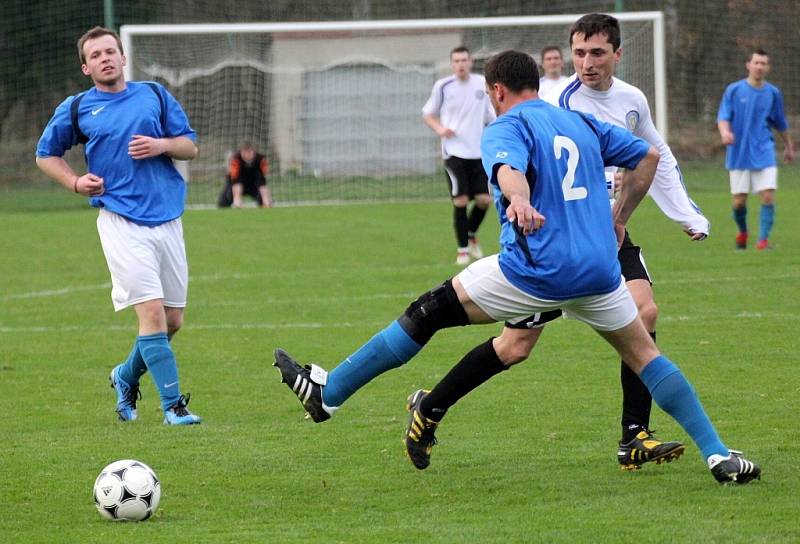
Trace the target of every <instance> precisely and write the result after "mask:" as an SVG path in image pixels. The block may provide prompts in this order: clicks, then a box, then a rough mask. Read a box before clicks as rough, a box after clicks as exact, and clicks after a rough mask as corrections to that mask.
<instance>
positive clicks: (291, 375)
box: [274, 280, 477, 422]
mask: <svg viewBox="0 0 800 544" xmlns="http://www.w3.org/2000/svg"><path fill="white" fill-rule="evenodd" d="M462 294H463V296H464V297H466V298H465V301H466V300H469V298H468V297H467V296H466V293H463V291H462ZM460 299H461V296H460V295H459V294H458V293H457V292H456V289H455V286H454V282H453V281H451V280H447V281H445V282H444V283H442V284H441V285H439V286H438V287H436V288H434V289H431V290H430V291H428V292H427V293H424V294H423V295H421V296H420V297H419V298H417V300H415V301H414V302H412V303H411V304H410V305H409V306H408V308H406V310H405V312H404V313H403V315H401V316H400V317H399V318H398V319H396V320H395V321H393V322H392V323H390V324H389V325H388V326H387V327H386V328H385V329H383V330H382V331H380V332H378V333H377V334H375V335H374V336H373V337H372V338H370V339H369V340H368V341H367V343H365V344H364V345H363V346H361V347H360V348H359V349H358V350H356V351H355V352H354V353H352V354H351V355H350V356H349V357H347V358H345V360H344V361H342V362H341V363H339V365H338V366H336V368H334V369H333V370H332V371H331V372H330V373H327V372H325V371H324V370H322V369H321V368H319V367H316V369H317V370H315V369H314V367H312V366H308V365H306V366H301V365H300V364H298V363H297V362H296V361H294V360H293V359H291V357H289V356H288V354H286V352H284V351H283V350H279V352H280V353H278V352H276V356H275V363H274V366H276V367H278V371H279V372H280V374H281V381H282V382H283V383H286V384H287V385H288V386H289V388H290V389H291V390H292V392H294V394H295V395H297V397H298V398H299V399H300V402H301V404H303V407H304V408H305V409H306V411H307V412H308V413H309V414H310V415H311V417H312V419H314V421H317V422H319V421H325V420H326V419H328V417H330V415H331V414H332V413H333V411H334V410H335V409H336V408H338V407H339V406H341V405H342V404H343V403H344V402H345V401H346V400H347V399H348V398H350V396H352V395H353V394H354V393H355V392H356V391H358V390H359V389H360V388H361V387H363V386H364V385H366V384H367V383H369V382H370V381H372V380H373V379H374V378H376V377H377V376H379V375H380V374H383V373H384V372H386V371H388V370H391V369H393V368H397V367H399V366H401V365H402V364H404V363H406V362H408V361H409V360H410V359H411V358H412V357H414V355H416V354H417V353H418V352H419V351H420V350H421V349H422V347H423V346H425V344H427V343H428V341H429V340H430V339H431V337H432V336H433V335H434V334H435V333H436V332H437V331H439V330H441V329H446V328H450V327H457V326H464V325H469V323H470V319H469V316H468V314H467V312H466V311H465V308H464V306H462V302H461V300H460ZM476 308H477V307H476ZM317 397H319V402H318V403H317V402H316V401H315V400H314V399H316V398H317ZM315 404H319V407H320V409H319V410H317V409H316V407H315ZM309 408H311V409H309ZM326 416H327V417H326Z"/></svg>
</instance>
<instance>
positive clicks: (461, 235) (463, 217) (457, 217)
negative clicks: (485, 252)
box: [453, 206, 469, 247]
mask: <svg viewBox="0 0 800 544" xmlns="http://www.w3.org/2000/svg"><path fill="white" fill-rule="evenodd" d="M467 223H468V220H467V209H466V208H459V207H458V206H453V226H454V227H455V229H456V241H457V242H458V247H467V242H468V240H469V239H468V237H467Z"/></svg>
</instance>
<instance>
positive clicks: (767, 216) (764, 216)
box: [758, 204, 775, 240]
mask: <svg viewBox="0 0 800 544" xmlns="http://www.w3.org/2000/svg"><path fill="white" fill-rule="evenodd" d="M760 219H761V222H760V226H761V230H760V231H759V233H758V239H759V240H766V239H768V238H769V233H770V231H772V224H773V223H774V222H775V204H762V205H761V218H760Z"/></svg>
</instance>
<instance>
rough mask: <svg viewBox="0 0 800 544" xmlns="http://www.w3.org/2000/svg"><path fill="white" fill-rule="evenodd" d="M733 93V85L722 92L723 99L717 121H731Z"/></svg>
mask: <svg viewBox="0 0 800 544" xmlns="http://www.w3.org/2000/svg"><path fill="white" fill-rule="evenodd" d="M732 94H733V86H732V85H728V88H727V89H725V92H724V93H723V94H722V100H720V102H719V112H717V123H719V122H720V121H730V120H731V118H732V117H733V116H732V115H731V95H732Z"/></svg>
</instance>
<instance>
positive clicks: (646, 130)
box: [542, 74, 711, 234]
mask: <svg viewBox="0 0 800 544" xmlns="http://www.w3.org/2000/svg"><path fill="white" fill-rule="evenodd" d="M542 99H543V100H545V101H547V102H549V103H551V104H553V105H555V106H559V107H561V108H564V109H568V110H576V111H581V112H584V113H589V114H592V115H594V116H595V117H597V118H598V119H600V120H602V121H606V122H607V123H611V124H613V125H617V126H620V127H624V128H626V129H628V130H629V131H631V132H632V133H633V134H634V135H636V136H638V137H639V138H642V139H643V140H645V141H646V142H648V143H649V144H650V145H652V146H653V147H655V148H656V149H658V152H659V153H660V154H661V160H660V161H659V163H658V170H656V175H655V177H654V178H653V184H652V185H651V186H650V191H649V192H648V194H649V195H650V196H651V197H652V198H653V200H654V201H655V203H656V204H657V205H658V207H659V208H660V209H661V211H662V212H663V213H664V215H666V216H667V217H669V218H670V219H672V220H673V221H675V222H677V223H679V224H681V225H682V226H683V227H684V228H687V229H691V230H692V231H693V232H699V233H703V234H708V233H709V229H710V227H711V224H710V223H709V221H708V219H706V217H705V216H704V215H703V213H702V212H701V211H700V208H698V207H697V205H696V204H695V203H694V202H693V201H692V199H691V198H689V194H688V193H687V192H686V187H685V186H684V185H683V178H682V177H681V172H680V169H679V168H678V161H677V160H676V159H675V156H674V155H673V154H672V150H671V149H670V148H669V146H668V145H667V143H666V142H665V141H664V138H662V137H661V134H659V133H658V130H656V127H655V125H654V124H653V120H652V117H651V116H650V106H649V105H648V104H647V97H645V95H644V93H643V92H642V91H640V90H639V89H637V88H636V87H634V86H633V85H630V84H629V83H625V82H624V81H622V80H621V79H617V78H613V80H612V83H611V87H610V88H609V89H608V90H607V91H595V90H594V89H591V88H589V87H587V86H586V85H583V84H581V81H580V80H579V79H578V76H577V74H575V75H573V76H571V77H569V78H567V80H566V81H564V82H562V83H561V84H560V85H559V86H558V87H556V88H555V89H553V90H552V91H551V92H549V93H548V94H547V95H546V96H543V97H542Z"/></svg>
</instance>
